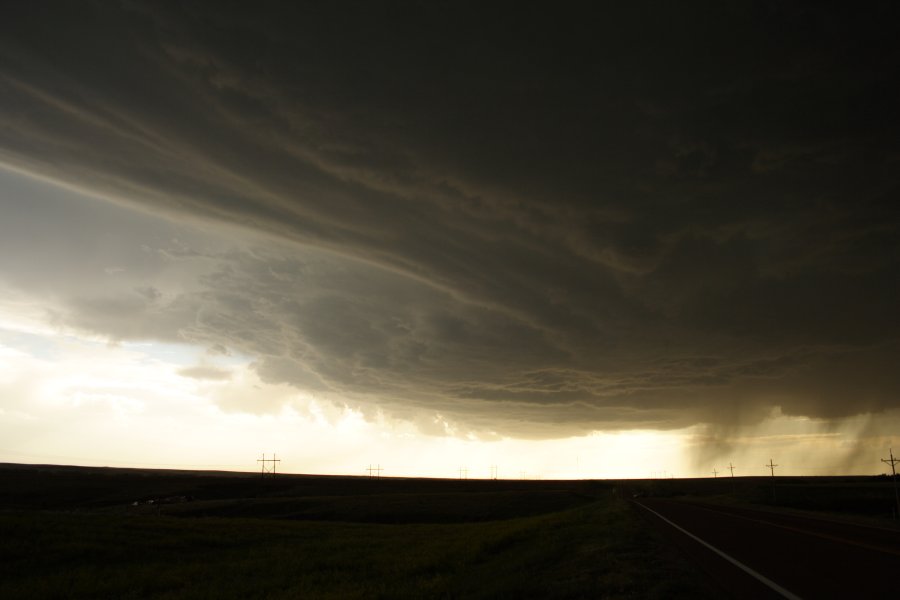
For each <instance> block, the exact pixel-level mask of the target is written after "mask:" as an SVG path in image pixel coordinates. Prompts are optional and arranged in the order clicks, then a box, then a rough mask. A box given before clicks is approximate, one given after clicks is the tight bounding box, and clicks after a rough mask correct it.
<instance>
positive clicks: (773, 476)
mask: <svg viewBox="0 0 900 600" xmlns="http://www.w3.org/2000/svg"><path fill="white" fill-rule="evenodd" d="M766 466H767V467H769V470H770V471H771V472H772V502H775V467H777V466H778V465H776V464H775V462H774V461H773V460H772V459H771V458H770V459H769V464H767V465H766Z"/></svg>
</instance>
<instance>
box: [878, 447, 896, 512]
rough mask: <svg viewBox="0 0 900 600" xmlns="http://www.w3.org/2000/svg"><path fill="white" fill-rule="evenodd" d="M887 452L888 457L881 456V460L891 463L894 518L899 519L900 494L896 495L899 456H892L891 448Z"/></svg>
mask: <svg viewBox="0 0 900 600" xmlns="http://www.w3.org/2000/svg"><path fill="white" fill-rule="evenodd" d="M888 452H889V453H890V454H889V456H890V458H882V459H881V462H883V463H887V464H889V465H891V477H892V478H893V479H894V504H895V505H896V506H895V512H894V518H895V519H900V496H898V495H897V463H898V462H900V458H894V449H893V448H891V449H890V450H889V451H888Z"/></svg>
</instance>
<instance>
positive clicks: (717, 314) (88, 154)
mask: <svg viewBox="0 0 900 600" xmlns="http://www.w3.org/2000/svg"><path fill="white" fill-rule="evenodd" d="M340 4H341V3H336V5H331V4H329V3H325V4H322V5H317V4H314V3H309V4H306V3H304V4H303V6H289V5H285V4H282V3H274V4H271V5H269V4H267V3H262V5H261V7H260V8H259V9H258V10H253V11H250V10H249V9H247V8H240V7H239V6H230V5H229V6H219V5H217V4H212V3H205V2H199V1H198V2H185V3H182V4H179V5H177V6H175V5H173V6H159V5H157V4H155V3H145V2H142V1H141V0H137V1H135V2H129V3H127V4H124V5H121V6H120V5H113V4H109V3H104V2H97V3H92V2H87V3H84V4H83V5H80V6H75V5H72V4H71V3H66V2H59V3H55V2H47V3H35V4H34V5H32V4H29V3H21V4H17V5H15V6H14V7H10V9H9V11H8V13H9V14H8V15H7V18H5V19H4V20H3V23H2V24H0V461H6V462H29V463H67V464H84V465H110V466H152V467H160V466H167V467H173V468H223V469H235V470H248V471H251V470H255V469H256V468H257V464H256V459H257V458H259V457H260V456H261V455H262V454H263V453H265V454H267V455H271V454H272V453H277V454H278V456H279V457H280V458H281V459H282V461H283V462H282V463H281V468H282V469H283V470H285V471H289V472H296V473H334V474H357V475H363V474H365V472H366V471H365V468H366V467H367V466H368V465H369V464H380V465H382V466H383V467H384V469H385V471H384V474H385V475H397V476H407V475H424V476H436V477H456V476H457V475H458V473H459V469H460V468H461V467H465V468H467V469H468V473H469V476H470V477H487V476H488V475H489V473H490V467H491V465H497V467H498V469H499V474H500V476H501V477H511V478H520V477H522V476H523V474H524V476H525V477H530V478H537V477H541V478H574V477H592V478H593V477H609V478H618V477H649V476H672V475H674V476H710V475H711V474H712V471H713V469H716V470H718V471H719V473H720V474H721V473H723V472H725V470H726V469H727V467H728V465H729V463H731V464H733V465H735V466H736V470H735V474H736V475H763V474H766V473H767V470H766V468H765V467H764V466H763V465H764V464H765V463H766V462H767V461H768V460H769V459H770V458H773V459H774V460H775V462H776V463H777V464H779V465H780V467H779V471H778V472H779V473H780V474H786V475H787V474H796V475H801V474H806V475H820V474H823V475H824V474H838V473H854V474H856V473H859V474H862V473H880V472H883V471H884V465H883V464H882V463H881V462H880V461H879V458H881V457H884V456H886V453H887V451H888V448H890V447H892V446H893V447H894V448H897V447H900V435H898V432H900V369H897V364H900V311H898V310H897V307H898V306H900V286H898V284H897V282H898V281H900V211H898V206H900V204H898V203H897V202H896V194H897V193H898V191H900V169H898V168H897V165H898V162H900V146H898V143H900V142H898V140H900V122H898V119H897V118H896V109H895V107H896V106H897V105H898V104H900V97H898V95H897V92H896V91H895V90H896V89H900V86H892V85H891V83H892V79H893V78H895V77H896V75H895V69H893V68H892V66H893V65H896V64H897V61H898V60H900V52H898V50H897V44H896V40H897V39H898V36H896V35H894V34H895V33H896V32H895V31H894V30H893V29H894V26H893V25H892V23H896V22H900V21H897V20H895V19H892V15H894V13H896V11H897V8H896V7H891V6H890V4H885V5H878V7H877V8H874V7H873V8H872V9H871V12H866V11H860V12H859V13H858V14H854V15H853V16H852V18H848V16H847V15H841V14H838V13H837V12H836V11H833V10H829V9H827V8H817V7H805V8H799V7H781V6H777V5H773V6H772V7H770V8H769V9H767V10H768V12H766V11H762V12H760V10H761V9H759V7H758V6H757V5H756V4H753V3H747V5H746V6H743V5H741V4H740V3H738V4H737V5H735V6H734V7H731V8H725V7H718V6H717V5H714V6H717V7H716V8H715V9H708V8H704V9H702V12H703V16H704V18H703V19H698V18H696V17H697V15H696V14H694V13H695V12H696V11H697V10H701V9H700V8H696V9H695V8H690V7H689V8H678V9H677V10H676V9H675V8H673V7H670V8H663V7H657V9H658V10H657V12H654V14H657V13H658V14H657V16H658V19H647V18H646V14H645V13H644V12H642V11H641V10H638V9H631V8H608V9H606V13H605V14H603V15H599V16H598V15H593V14H592V15H588V14H585V15H583V17H582V18H573V17H572V15H569V14H568V13H566V14H563V13H562V12H561V13H559V14H556V15H546V14H544V13H542V12H540V11H538V12H530V11H529V10H526V9H522V10H521V11H520V12H519V13H517V14H516V15H515V18H511V17H510V15H508V14H506V13H504V12H502V11H501V12H500V13H497V14H492V13H491V12H490V11H487V10H482V9H479V13H478V14H479V19H477V20H475V21H473V20H472V19H469V18H467V17H466V11H465V10H463V9H459V10H449V9H448V7H445V6H443V5H438V4H435V5H433V6H426V5H421V6H414V7H407V8H406V9H404V10H403V11H397V10H395V9H391V8H389V7H375V6H355V7H354V9H353V10H349V9H346V7H345V8H344V9H341V8H339V6H337V5H340ZM669 12H671V14H669ZM663 13H665V14H663ZM711 49H712V50H714V51H711Z"/></svg>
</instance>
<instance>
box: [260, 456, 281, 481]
mask: <svg viewBox="0 0 900 600" xmlns="http://www.w3.org/2000/svg"><path fill="white" fill-rule="evenodd" d="M256 462H258V463H262V468H261V470H260V472H259V476H260V477H261V478H262V479H265V477H266V475H271V476H272V479H275V472H276V470H277V468H276V467H277V466H278V463H280V462H281V459H280V458H275V455H274V454H272V458H266V455H265V454H263V455H262V458H257V459H256ZM268 463H272V466H271V467H268V466H267V465H268Z"/></svg>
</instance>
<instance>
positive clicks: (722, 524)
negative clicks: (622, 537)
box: [637, 498, 900, 600]
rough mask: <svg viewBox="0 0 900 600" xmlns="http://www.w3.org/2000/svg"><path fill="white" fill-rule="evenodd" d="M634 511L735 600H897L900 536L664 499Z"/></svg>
mask: <svg viewBox="0 0 900 600" xmlns="http://www.w3.org/2000/svg"><path fill="white" fill-rule="evenodd" d="M637 504H638V506H639V507H642V512H643V513H644V514H645V515H646V517H647V519H648V522H650V523H652V524H654V525H655V526H657V527H658V528H659V529H660V531H662V532H663V533H664V534H665V535H666V536H667V537H669V538H670V539H671V540H672V542H673V543H674V544H676V547H677V548H678V549H679V550H680V551H682V552H683V553H685V554H686V555H687V556H688V557H689V558H690V559H691V560H692V561H693V562H694V564H696V565H697V567H698V569H700V570H702V571H704V572H706V574H707V575H709V576H710V577H711V578H712V579H713V580H714V581H715V582H717V584H718V585H719V587H720V588H721V589H722V590H723V592H724V593H726V594H729V595H731V596H732V597H734V598H739V599H742V598H754V599H755V598H785V597H787V598H798V597H799V598H804V599H817V598H840V599H857V598H859V599H878V598H890V599H892V600H893V599H896V598H900V532H897V531H893V530H888V529H879V528H874V527H865V526H859V525H851V524H847V523H843V522H836V521H831V520H826V519H818V518H811V517H801V516H795V515H791V514H783V513H774V512H769V511H761V510H752V509H745V508H735V507H720V506H712V505H701V504H693V503H689V502H679V501H676V500H668V499H661V498H645V499H640V500H639V501H637ZM667 520H668V522H667ZM679 528H681V529H682V530H683V531H681V530H679ZM691 536H695V537H696V538H699V540H702V542H701V541H698V540H697V539H694V538H692V537H691ZM704 542H705V544H704ZM709 546H712V548H714V549H715V550H713V549H711V548H710V547H709ZM716 550H717V551H718V552H716ZM723 554H724V555H725V556H722V555H723ZM726 557H728V558H726ZM729 559H730V560H729ZM735 563H739V565H738V564H735ZM748 571H752V572H753V574H750V573H748ZM763 580H765V581H767V582H768V583H766V582H765V581H763Z"/></svg>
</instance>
